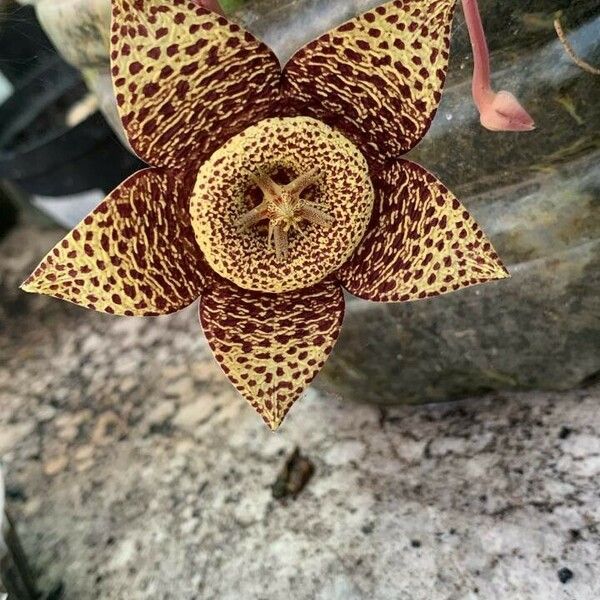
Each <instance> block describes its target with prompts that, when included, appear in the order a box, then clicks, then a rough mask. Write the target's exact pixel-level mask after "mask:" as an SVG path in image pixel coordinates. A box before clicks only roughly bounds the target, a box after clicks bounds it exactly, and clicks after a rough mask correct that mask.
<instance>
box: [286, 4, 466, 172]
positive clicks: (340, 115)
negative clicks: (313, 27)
mask: <svg viewBox="0 0 600 600" xmlns="http://www.w3.org/2000/svg"><path fill="white" fill-rule="evenodd" d="M454 5H455V0H430V1H428V2H423V1H422V0H397V1H395V2H388V3H387V4H384V5H382V6H379V7H377V8H375V9H373V10H371V11H369V12H367V13H364V14H362V15H361V16H359V17H357V18H355V19H353V20H351V21H348V22H347V23H345V24H344V25H341V26H340V27H338V28H337V29H334V30H332V31H330V32H328V33H326V34H325V35H323V36H322V37H320V38H318V39H317V40H315V41H313V42H311V43H310V44H308V45H307V46H305V47H304V48H302V49H301V50H300V51H298V53H297V54H296V55H295V56H294V57H292V59H291V60H290V62H289V63H288V64H287V65H286V67H285V70H284V93H285V94H286V96H288V97H289V101H290V102H291V104H292V106H293V107H295V109H296V111H298V112H299V113H300V114H305V115H309V116H314V117H316V118H319V119H322V120H324V121H325V122H326V123H328V124H330V125H334V126H336V127H339V128H340V129H341V130H342V131H344V132H346V134H347V135H348V136H349V137H350V138H351V139H352V140H353V141H355V142H356V143H357V144H360V142H361V141H362V146H361V149H362V150H363V152H364V153H365V154H367V155H368V156H369V157H370V158H371V159H372V160H375V161H377V162H381V160H382V159H385V158H390V157H398V156H400V155H402V154H405V153H406V152H407V151H408V150H410V149H411V148H412V147H413V146H414V145H415V144H417V143H418V142H419V141H420V140H421V138H422V137H423V136H424V135H425V133H426V131H427V129H428V128H429V125H430V124H431V120H432V119H433V116H434V114H435V111H436V110H437V107H438V104H439V101H440V98H441V90H442V87H443V84H444V79H445V76H446V70H447V67H448V50H449V44H450V26H451V23H452V15H453V11H454Z"/></svg>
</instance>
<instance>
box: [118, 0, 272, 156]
mask: <svg viewBox="0 0 600 600" xmlns="http://www.w3.org/2000/svg"><path fill="white" fill-rule="evenodd" d="M112 3H113V25H112V38H111V44H112V54H111V58H112V65H113V71H112V72H113V80H114V83H115V89H116V93H117V103H118V106H119V112H120V114H121V118H122V120H123V124H124V126H125V130H126V131H127V136H128V138H129V141H130V142H131V145H132V147H133V148H134V150H135V151H136V152H137V153H138V155H139V156H140V157H141V158H142V159H144V160H145V161H146V162H148V163H150V164H152V165H156V166H164V165H168V166H174V167H181V166H183V165H184V164H187V163H189V162H190V161H191V162H199V161H202V160H204V159H205V158H207V157H208V156H210V155H211V154H212V153H213V152H214V150H216V149H217V148H218V147H219V146H220V145H221V144H222V143H223V142H225V141H226V140H227V139H229V138H230V137H232V136H233V135H235V134H237V133H239V132H240V131H242V130H243V129H245V128H246V127H248V126H249V125H252V124H254V123H256V122H258V121H260V120H261V119H263V118H265V117H266V116H268V115H269V114H270V113H271V112H272V110H273V109H274V101H275V99H276V98H277V97H278V95H279V83H280V67H279V63H278V61H277V58H276V57H275V55H274V54H273V53H272V52H271V50H269V49H268V48H267V47H266V46H265V45H264V44H262V43H261V42H259V41H258V40H257V39H256V38H254V37H253V36H251V35H250V34H249V33H248V32H246V31H244V30H243V29H241V28H240V27H239V26H238V25H236V24H234V23H230V22H229V21H227V20H226V19H225V18H224V17H222V16H219V15H217V14H216V13H213V12H211V11H209V10H208V9H206V8H203V7H201V6H197V5H195V4H193V3H191V2H189V1H187V0H186V1H184V0H168V1H166V0H112Z"/></svg>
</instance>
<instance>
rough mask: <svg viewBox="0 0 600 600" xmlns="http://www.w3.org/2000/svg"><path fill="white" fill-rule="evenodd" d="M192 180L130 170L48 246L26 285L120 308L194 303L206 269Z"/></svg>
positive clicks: (102, 307)
mask: <svg viewBox="0 0 600 600" xmlns="http://www.w3.org/2000/svg"><path fill="white" fill-rule="evenodd" d="M193 183H194V180H193V178H189V177H184V176H183V175H182V174H181V173H178V172H173V171H172V170H168V171H167V170H162V169H146V170H144V171H139V172H138V173H136V174H134V175H132V176H131V177H130V178H129V179H127V180H126V181H125V182H124V183H122V184H121V185H120V186H119V187H118V188H117V189H116V190H114V191H113V192H112V193H111V194H110V195H109V196H108V197H107V198H106V200H104V201H103V202H102V203H101V204H100V205H99V206H98V207H97V208H96V209H95V210H94V211H92V212H91V213H90V214H89V215H88V216H87V217H86V218H85V219H84V220H83V221H82V222H81V223H80V224H79V225H78V226H77V227H76V228H75V229H73V231H71V232H70V233H69V234H68V235H67V236H66V237H65V238H64V239H63V240H62V241H60V242H59V243H58V244H57V245H56V246H55V247H54V248H53V249H52V250H51V251H50V252H49V253H48V255H47V256H46V257H45V258H44V260H43V261H42V262H41V264H40V265H39V266H38V268H37V269H36V270H35V271H34V272H33V273H32V275H31V276H30V277H29V278H28V279H27V281H25V283H24V284H23V286H22V287H23V289H24V290H25V291H28V292H37V293H42V294H48V295H49V296H54V297H56V298H60V299H62V300H68V301H69V302H73V303H75V304H79V305H80V306H84V307H86V308H91V309H94V310H97V311H100V312H105V313H109V314H118V315H130V316H151V315H160V314H167V313H172V312H175V311H178V310H180V309H182V308H184V307H186V306H188V305H189V304H191V303H192V302H193V301H194V300H196V299H197V298H198V296H199V295H200V292H201V290H202V289H203V287H204V283H205V273H206V267H205V265H204V261H203V258H202V254H201V252H200V249H199V248H198V246H197V244H196V240H195V238H194V232H193V230H192V227H191V224H190V217H189V196H190V188H191V186H192V185H193Z"/></svg>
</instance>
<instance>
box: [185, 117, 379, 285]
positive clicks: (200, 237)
mask: <svg viewBox="0 0 600 600" xmlns="http://www.w3.org/2000/svg"><path fill="white" fill-rule="evenodd" d="M373 201H374V191H373V187H372V184H371V180H370V177H369V173H368V166H367V163H366V160H365V159H364V157H363V156H362V154H361V152H360V151H359V150H358V148H356V146H355V145H354V144H353V143H352V142H350V141H349V140H348V139H347V138H345V137H344V136H343V135H341V134H340V133H339V132H337V131H335V130H334V129H332V128H330V127H329V126H327V125H325V124H323V123H321V122H319V121H316V120H314V119H311V118H307V117H295V118H274V119H266V120H264V121H261V122H260V123H259V124H257V125H256V126H254V127H250V128H248V129H246V130H245V131H244V132H242V133H241V134H239V135H238V136H236V137H235V138H232V139H231V140H230V141H229V142H227V143H226V144H225V145H224V146H222V148H221V149H219V150H218V151H217V152H215V154H213V156H212V157H211V158H210V159H209V160H208V161H207V162H206V163H205V164H204V165H203V166H202V167H201V169H200V171H199V174H198V178H197V180H196V186H195V189H194V192H193V194H192V198H191V202H190V211H191V217H192V226H193V228H194V231H195V233H196V239H197V241H198V244H199V246H200V248H201V249H202V251H203V253H204V256H205V258H206V260H207V262H208V263H209V265H210V266H211V267H212V268H213V269H214V270H215V271H216V272H217V273H219V274H220V275H222V276H223V277H225V278H226V279H229V280H230V281H232V282H233V283H235V284H236V285H238V286H240V287H241V288H244V289H248V290H255V291H262V292H271V293H279V292H287V291H292V290H297V289H301V288H305V287H309V286H312V285H315V284H316V283H318V282H320V281H321V280H323V279H324V278H325V277H326V276H327V275H328V274H330V273H332V272H333V271H335V270H336V269H338V268H339V267H341V266H342V265H343V264H344V263H345V262H346V261H347V260H348V258H350V256H351V255H352V252H353V251H354V249H355V248H356V247H357V245H358V244H359V242H360V240H361V239H362V237H363V235H364V233H365V231H366V227H367V225H368V223H369V219H370V217H371V212H372V208H373Z"/></svg>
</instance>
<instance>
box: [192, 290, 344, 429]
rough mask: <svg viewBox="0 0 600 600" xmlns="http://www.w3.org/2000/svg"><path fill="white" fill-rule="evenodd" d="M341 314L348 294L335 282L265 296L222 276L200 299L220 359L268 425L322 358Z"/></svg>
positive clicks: (280, 416) (283, 410)
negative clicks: (236, 284)
mask: <svg viewBox="0 0 600 600" xmlns="http://www.w3.org/2000/svg"><path fill="white" fill-rule="evenodd" d="M343 316H344V296H343V293H342V289H341V287H340V286H339V284H337V283H336V282H334V281H323V282H321V283H320V284H319V285H317V286H314V287H312V288H308V289H304V290H301V291H297V292H288V293H285V294H264V293H260V292H251V291H247V290H242V289H241V288H238V287H236V286H235V285H234V284H232V283H231V282H229V281H226V280H222V281H221V283H220V284H218V285H216V286H215V287H214V288H212V289H211V290H210V291H208V292H207V293H206V294H204V295H203V296H202V299H201V302H200V320H201V323H202V327H203V329H204V333H205V335H206V339H207V340H208V343H209V344H210V347H211V349H212V351H213V353H214V356H215V358H216V359H217V361H218V362H219V364H220V365H221V368H222V369H223V371H224V372H225V374H226V375H227V377H228V378H229V380H230V381H231V383H232V384H233V385H234V386H235V387H236V388H237V389H238V391H239V392H240V393H241V394H242V395H243V396H244V397H245V398H246V400H248V402H249V403H250V404H251V405H252V406H253V407H254V408H255V409H256V410H257V412H258V413H259V414H260V415H261V416H262V418H263V419H264V421H265V423H267V425H268V426H269V427H270V428H271V429H277V427H278V426H279V425H280V424H281V422H282V421H283V419H284V417H285V416H286V414H287V413H288V411H289V410H290V408H291V407H292V405H293V404H294V402H295V401H296V400H297V399H298V398H299V396H300V394H302V392H303V391H304V390H305V389H306V387H307V386H308V384H309V383H310V382H311V381H312V380H313V379H314V377H315V376H316V375H317V373H318V372H319V371H320V370H321V367H322V366H323V365H324V364H325V361H326V359H327V357H328V356H329V354H330V353H331V350H332V349H333V346H334V344H335V342H336V340H337V337H338V334H339V331H340V327H341V325H342V320H343Z"/></svg>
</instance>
